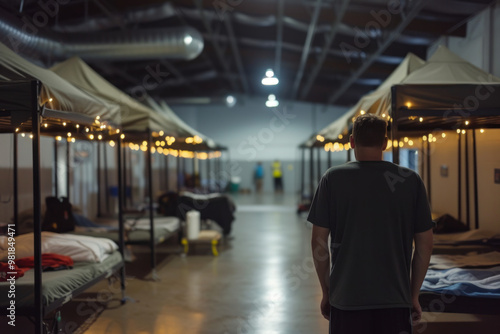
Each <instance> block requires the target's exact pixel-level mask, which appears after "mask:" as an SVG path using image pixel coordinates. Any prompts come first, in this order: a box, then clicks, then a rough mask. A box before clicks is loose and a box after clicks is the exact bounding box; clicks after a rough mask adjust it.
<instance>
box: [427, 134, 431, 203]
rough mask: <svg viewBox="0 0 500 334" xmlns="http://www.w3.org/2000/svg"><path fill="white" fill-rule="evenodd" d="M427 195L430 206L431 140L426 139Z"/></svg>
mask: <svg viewBox="0 0 500 334" xmlns="http://www.w3.org/2000/svg"><path fill="white" fill-rule="evenodd" d="M427 193H428V195H427V197H428V199H429V204H430V205H431V208H432V197H431V141H430V140H427Z"/></svg>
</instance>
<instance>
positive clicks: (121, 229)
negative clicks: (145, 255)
mask: <svg viewBox="0 0 500 334" xmlns="http://www.w3.org/2000/svg"><path fill="white" fill-rule="evenodd" d="M100 144H101V143H98V145H100ZM116 146H117V148H116V160H117V166H118V180H117V181H118V194H117V195H118V233H119V235H118V246H119V248H120V253H121V255H122V259H125V227H124V225H125V220H124V219H123V204H124V203H123V192H124V189H123V176H122V171H123V166H122V149H121V148H122V141H121V138H120V137H118V139H117V145H116ZM105 158H106V157H105ZM120 288H121V292H122V300H121V302H122V304H123V303H125V266H122V267H121V268H120Z"/></svg>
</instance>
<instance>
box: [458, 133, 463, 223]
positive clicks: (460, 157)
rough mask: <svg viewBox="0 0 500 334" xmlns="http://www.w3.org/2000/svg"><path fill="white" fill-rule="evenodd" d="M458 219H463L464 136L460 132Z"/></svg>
mask: <svg viewBox="0 0 500 334" xmlns="http://www.w3.org/2000/svg"><path fill="white" fill-rule="evenodd" d="M458 221H462V136H461V135H460V133H459V134H458Z"/></svg>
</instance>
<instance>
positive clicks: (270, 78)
mask: <svg viewBox="0 0 500 334" xmlns="http://www.w3.org/2000/svg"><path fill="white" fill-rule="evenodd" d="M279 82H280V81H279V80H278V78H276V77H275V76H274V71H273V70H271V69H268V70H267V71H266V76H265V77H264V78H263V79H262V84H263V85H264V86H275V85H277V84H278V83H279Z"/></svg>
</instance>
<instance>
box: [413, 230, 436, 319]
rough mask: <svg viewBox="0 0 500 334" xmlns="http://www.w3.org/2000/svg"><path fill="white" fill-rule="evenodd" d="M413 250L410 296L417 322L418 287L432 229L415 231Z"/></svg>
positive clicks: (428, 254) (419, 311) (427, 258)
mask: <svg viewBox="0 0 500 334" xmlns="http://www.w3.org/2000/svg"><path fill="white" fill-rule="evenodd" d="M414 240H415V252H414V254H413V261H412V271H411V298H412V304H413V317H412V318H413V321H414V323H418V322H419V321H420V319H421V318H422V308H421V307H420V303H419V301H418V296H419V293H420V288H421V286H422V283H423V282H424V279H425V274H426V273H427V268H428V267H429V262H430V259H431V254H432V229H429V230H427V231H425V232H421V233H415V236H414Z"/></svg>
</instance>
